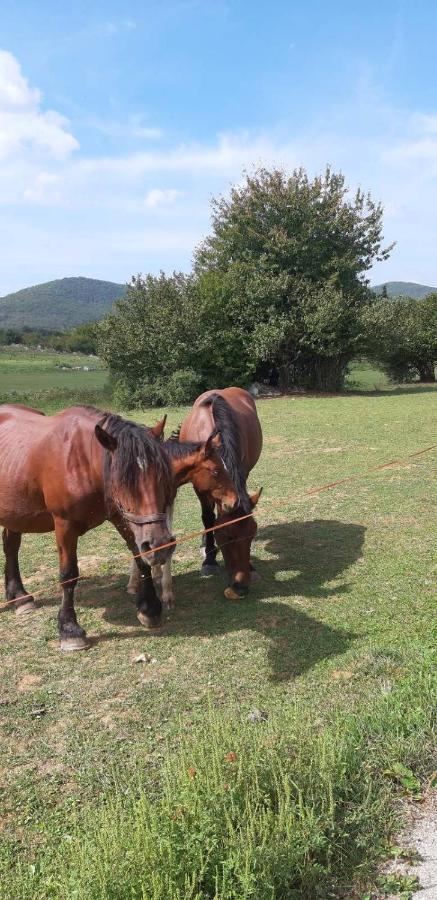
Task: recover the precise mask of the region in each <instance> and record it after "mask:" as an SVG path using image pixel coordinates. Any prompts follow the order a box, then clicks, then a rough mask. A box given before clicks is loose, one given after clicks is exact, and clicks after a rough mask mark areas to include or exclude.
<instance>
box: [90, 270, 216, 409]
mask: <svg viewBox="0 0 437 900" xmlns="http://www.w3.org/2000/svg"><path fill="white" fill-rule="evenodd" d="M208 303H209V299H208V294H207V292H206V296H205V301H204V305H205V308H207V307H208ZM205 318H206V317H205V314H204V311H203V307H202V303H201V302H200V301H199V297H198V291H197V285H196V281H195V279H194V278H193V277H191V276H186V275H183V274H182V273H174V274H173V275H172V276H171V277H166V276H165V275H164V274H163V273H161V275H160V276H159V277H157V278H155V277H153V276H152V275H147V276H146V277H145V278H142V277H141V276H140V275H138V276H137V277H136V278H133V279H132V283H131V284H130V286H129V288H128V291H127V293H126V296H125V297H124V298H123V299H121V300H119V301H118V302H117V303H116V304H115V307H114V310H113V312H111V313H110V314H109V315H108V316H106V318H105V319H103V321H102V322H101V323H100V325H99V328H98V346H99V352H100V354H101V356H102V357H103V359H104V360H105V361H106V362H107V364H108V366H109V369H110V372H111V376H112V381H113V384H114V385H115V398H116V400H117V401H118V402H120V403H122V404H123V405H128V406H131V407H134V406H142V405H150V404H161V403H164V404H165V403H181V402H183V401H189V400H192V399H194V397H195V396H196V394H198V393H199V391H200V390H201V389H202V388H203V387H204V386H207V384H208V374H209V373H210V372H211V361H210V357H211V350H212V347H211V342H212V335H211V329H209V330H208V329H205V327H204V324H205Z"/></svg>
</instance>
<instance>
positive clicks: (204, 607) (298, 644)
mask: <svg viewBox="0 0 437 900" xmlns="http://www.w3.org/2000/svg"><path fill="white" fill-rule="evenodd" d="M364 535H365V528H364V526H362V525H357V524H352V523H344V522H339V521H336V520H329V519H328V520H326V519H316V520H314V521H308V522H291V523H284V524H276V525H270V526H266V527H263V528H260V530H259V536H258V539H257V541H256V542H255V543H254V545H253V550H254V554H253V560H254V564H255V567H256V569H257V571H258V572H259V574H260V576H261V580H260V582H258V583H255V584H254V585H253V586H252V588H251V591H250V593H249V595H248V596H247V597H245V598H243V599H241V600H239V601H238V602H235V603H234V602H231V601H229V600H226V599H225V598H224V595H223V590H224V587H225V584H226V578H225V570H224V568H223V567H222V566H221V567H220V570H219V575H218V576H217V577H214V578H210V579H201V578H200V577H199V573H198V570H197V568H196V569H194V566H195V565H196V564H195V563H194V562H193V570H192V571H191V572H185V573H182V574H179V575H176V577H175V579H174V587H175V594H176V608H175V609H174V610H172V611H171V614H170V616H169V619H168V620H167V624H166V625H165V627H164V629H163V630H162V632H158V634H159V633H161V634H162V635H163V636H166V635H171V636H172V637H181V638H183V637H193V636H194V637H214V636H223V635H227V634H231V633H233V632H239V631H241V630H242V629H247V630H250V631H253V632H257V633H260V634H262V635H264V636H265V637H266V638H268V641H269V665H270V667H271V678H272V680H274V681H287V680H289V679H291V678H294V677H296V676H298V675H301V674H302V673H303V672H305V671H307V670H308V669H311V668H312V667H313V666H314V665H316V664H317V662H319V661H320V660H322V659H326V658H328V657H330V656H337V655H339V654H341V653H344V652H345V651H346V650H347V648H348V646H349V644H350V643H351V641H353V640H354V639H356V638H357V637H358V635H357V634H354V633H352V632H350V631H346V630H344V629H341V628H332V627H331V626H329V625H326V624H324V623H323V622H322V621H320V619H319V618H313V617H312V616H311V615H308V613H307V612H305V611H304V610H303V609H299V608H298V607H297V606H293V605H291V604H290V603H286V602H285V603H284V600H287V599H292V598H293V597H303V598H307V599H313V600H315V601H316V602H317V601H320V602H321V603H322V606H321V609H323V607H325V605H326V602H328V601H329V598H330V597H331V596H333V595H334V594H335V595H336V596H338V595H339V594H340V593H347V591H348V585H347V583H344V582H343V583H340V584H339V583H338V581H339V579H341V578H342V576H343V574H344V573H345V571H346V570H347V569H348V568H349V566H351V565H352V564H353V563H354V562H356V560H357V559H359V557H360V556H361V553H362V547H363V541H364ZM257 544H259V545H261V544H262V545H263V548H264V552H265V553H267V554H269V555H270V557H271V558H270V559H260V558H257V554H256V551H257ZM199 562H200V550H199ZM127 580H128V563H127V565H126V571H125V572H123V571H121V573H120V575H117V576H99V577H91V578H89V579H88V578H87V579H86V581H84V582H82V583H81V584H80V586H79V587H78V595H77V607H78V608H79V620H80V607H82V608H88V609H103V619H104V620H105V621H106V622H108V623H110V624H111V625H113V626H114V625H115V626H117V627H119V626H124V627H126V628H127V629H128V630H127V631H118V630H115V629H111V630H110V631H106V632H105V631H104V630H103V631H102V633H101V634H98V635H97V636H96V637H94V638H93V639H92V644H93V645H94V646H96V645H98V644H99V643H103V642H106V641H108V640H115V641H116V642H118V641H119V640H123V641H124V640H127V639H132V640H135V638H136V637H138V635H141V634H147V632H145V631H144V629H142V628H139V627H138V622H137V619H136V615H135V607H134V604H133V602H132V601H133V598H132V597H130V596H129V595H128V594H127V593H126V586H127ZM333 581H335V582H336V584H335V586H333V585H332V584H331V582H333ZM275 598H280V599H278V600H276V599H275ZM43 605H44V606H52V607H53V608H54V609H55V608H56V607H57V605H58V602H57V601H56V600H54V599H50V600H47V601H46V602H44V601H43ZM313 605H314V604H313ZM155 634H156V632H155ZM218 665H220V660H219V659H218Z"/></svg>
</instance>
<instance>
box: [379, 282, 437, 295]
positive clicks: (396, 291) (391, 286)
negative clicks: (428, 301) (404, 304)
mask: <svg viewBox="0 0 437 900" xmlns="http://www.w3.org/2000/svg"><path fill="white" fill-rule="evenodd" d="M384 287H386V288H387V295H388V296H389V297H412V298H413V300H420V299H421V298H422V297H426V296H427V294H432V293H434V291H437V288H435V287H430V286H429V285H427V284H419V283H418V282H416V281H384V282H383V283H382V284H372V285H371V289H372V291H373V293H374V294H381V293H382V291H383V288H384Z"/></svg>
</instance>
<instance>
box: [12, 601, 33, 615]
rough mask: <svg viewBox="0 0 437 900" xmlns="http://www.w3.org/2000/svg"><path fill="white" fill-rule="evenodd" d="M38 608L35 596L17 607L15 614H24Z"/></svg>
mask: <svg viewBox="0 0 437 900" xmlns="http://www.w3.org/2000/svg"><path fill="white" fill-rule="evenodd" d="M35 609H36V603H35V600H34V599H33V597H31V598H30V599H29V600H26V602H25V603H24V602H23V603H20V605H19V606H16V607H15V615H16V616H24V615H25V614H26V613H31V612H33V611H34V610H35Z"/></svg>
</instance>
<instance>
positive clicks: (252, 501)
mask: <svg viewBox="0 0 437 900" xmlns="http://www.w3.org/2000/svg"><path fill="white" fill-rule="evenodd" d="M262 490H263V489H262V488H260V489H259V491H255V492H254V493H253V494H249V500H250V505H251V507H252V509H255V506H256V504H257V503H258V500H259V498H260V497H261V494H262Z"/></svg>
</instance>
